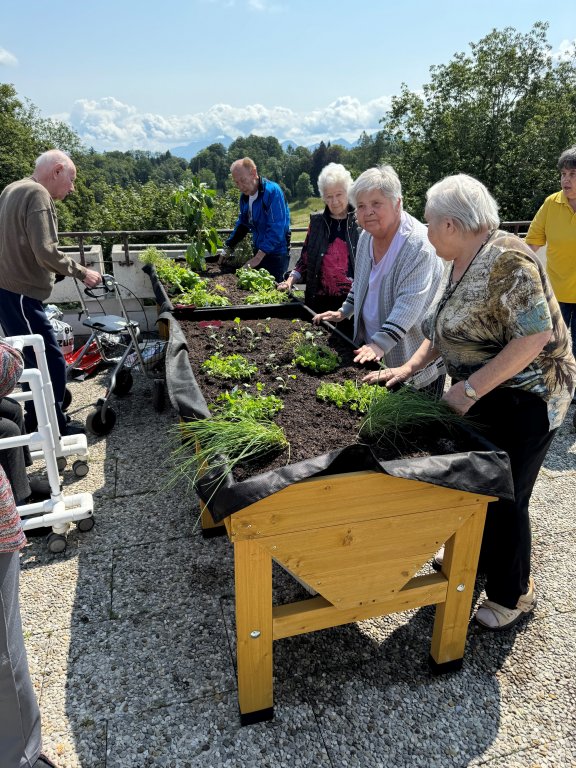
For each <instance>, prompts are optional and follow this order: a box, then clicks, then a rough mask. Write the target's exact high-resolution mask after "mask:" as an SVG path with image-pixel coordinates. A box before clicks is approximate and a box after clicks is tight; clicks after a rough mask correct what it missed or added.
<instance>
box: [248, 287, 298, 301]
mask: <svg viewBox="0 0 576 768" xmlns="http://www.w3.org/2000/svg"><path fill="white" fill-rule="evenodd" d="M286 301H290V295H289V294H288V293H286V291H277V290H276V289H275V288H270V289H262V290H259V291H254V292H252V293H249V294H248V296H246V297H245V299H244V303H245V304H283V303H284V302H286Z"/></svg>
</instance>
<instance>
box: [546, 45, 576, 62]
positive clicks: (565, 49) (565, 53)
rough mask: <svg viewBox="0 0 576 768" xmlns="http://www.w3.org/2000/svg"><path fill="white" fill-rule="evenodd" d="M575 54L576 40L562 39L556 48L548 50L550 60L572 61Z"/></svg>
mask: <svg viewBox="0 0 576 768" xmlns="http://www.w3.org/2000/svg"><path fill="white" fill-rule="evenodd" d="M575 55H576V40H562V42H561V43H560V45H559V46H558V48H557V50H555V51H550V58H551V59H552V61H557V62H561V61H572V59H573V58H574V56H575Z"/></svg>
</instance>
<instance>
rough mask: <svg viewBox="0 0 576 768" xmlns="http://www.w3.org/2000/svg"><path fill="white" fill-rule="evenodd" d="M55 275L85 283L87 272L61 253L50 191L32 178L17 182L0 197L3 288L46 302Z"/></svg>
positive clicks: (0, 258) (0, 245) (0, 254)
mask: <svg viewBox="0 0 576 768" xmlns="http://www.w3.org/2000/svg"><path fill="white" fill-rule="evenodd" d="M54 275H69V276H72V277H77V278H79V279H80V280H83V279H84V277H85V276H86V268H85V267H82V266H81V265H79V264H76V262H75V261H74V260H73V259H71V258H70V257H69V256H66V255H65V254H64V253H61V252H60V251H59V250H58V225H57V218H56V208H55V207H54V203H53V201H52V198H51V197H50V195H49V193H48V190H47V189H46V188H45V187H43V186H42V185H41V184H38V182H36V181H34V180H33V179H31V178H27V179H22V180H21V181H15V182H13V183H12V184H9V185H8V186H7V187H6V188H5V189H4V191H3V192H2V194H1V195H0V288H4V289H5V290H7V291H12V292H13V293H20V294H23V295H24V296H29V297H30V298H32V299H38V300H39V301H45V300H46V299H47V298H48V297H49V296H50V294H51V292H52V286H53V285H54Z"/></svg>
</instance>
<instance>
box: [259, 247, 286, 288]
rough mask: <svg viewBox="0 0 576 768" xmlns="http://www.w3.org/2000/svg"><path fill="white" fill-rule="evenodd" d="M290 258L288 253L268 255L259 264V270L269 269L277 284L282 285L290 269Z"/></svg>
mask: <svg viewBox="0 0 576 768" xmlns="http://www.w3.org/2000/svg"><path fill="white" fill-rule="evenodd" d="M289 261H290V256H289V254H288V253H267V254H266V256H264V258H263V259H262V261H261V262H260V264H258V267H257V269H267V270H268V272H270V274H271V275H273V276H274V279H275V280H276V282H277V283H281V282H282V280H284V274H285V272H286V270H287V269H288V262H289Z"/></svg>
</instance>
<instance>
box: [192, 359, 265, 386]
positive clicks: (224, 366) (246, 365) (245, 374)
mask: <svg viewBox="0 0 576 768" xmlns="http://www.w3.org/2000/svg"><path fill="white" fill-rule="evenodd" d="M201 368H202V370H203V371H204V372H205V373H207V374H208V375H209V376H214V377H215V378H217V379H232V380H234V381H242V380H246V379H249V378H250V377H251V376H253V375H254V374H255V373H257V372H258V368H257V366H255V365H254V364H252V363H250V362H249V361H248V360H247V359H246V358H245V357H243V356H242V355H227V356H226V357H219V356H218V355H212V356H211V357H209V358H208V360H205V361H204V362H203V363H202V365H201Z"/></svg>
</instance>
